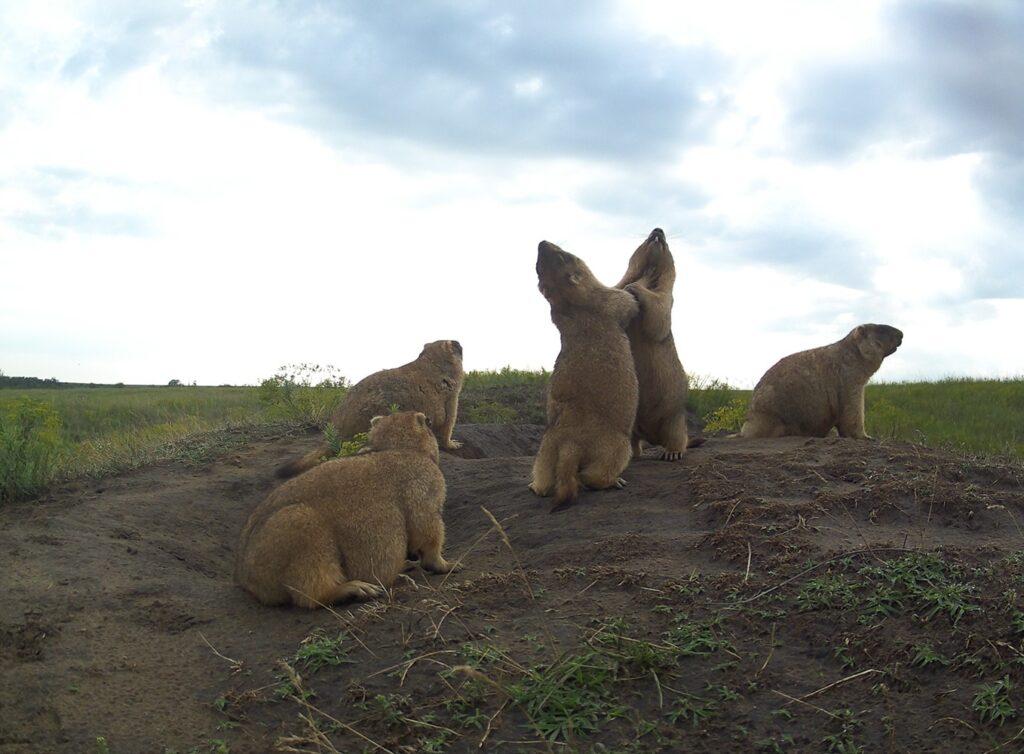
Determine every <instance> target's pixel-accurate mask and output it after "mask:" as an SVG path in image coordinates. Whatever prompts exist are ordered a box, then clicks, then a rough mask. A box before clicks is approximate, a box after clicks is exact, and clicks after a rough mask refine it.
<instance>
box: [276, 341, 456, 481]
mask: <svg viewBox="0 0 1024 754" xmlns="http://www.w3.org/2000/svg"><path fill="white" fill-rule="evenodd" d="M462 379H463V372H462V346H461V345H460V344H459V341H457V340H435V341H434V342H433V343H427V344H426V345H425V346H423V350H422V351H421V352H420V355H419V356H418V357H417V358H416V360H415V361H410V362H409V363H408V364H403V365H402V366H400V367H395V368H394V369H382V370H381V371H379V372H374V373H373V374H371V375H370V376H369V377H364V378H363V379H362V380H360V381H359V382H357V383H356V384H355V385H353V386H352V387H351V388H350V389H349V391H348V395H346V396H345V400H344V401H343V402H342V404H341V406H339V407H338V410H337V411H335V412H334V415H333V416H332V417H331V424H333V425H334V428H335V429H336V430H337V431H338V437H339V438H340V439H342V440H347V439H349V438H351V437H352V435H355V434H357V433H359V432H366V431H368V430H369V429H370V419H372V418H373V417H374V416H380V415H383V414H386V413H388V412H389V411H390V410H391V408H392V407H393V406H398V409H399V410H400V411H419V412H421V413H423V414H425V415H426V417H427V418H428V419H430V423H431V425H432V426H433V428H434V432H435V434H436V435H437V441H438V443H439V445H440V447H441V448H443V449H445V450H454V449H456V448H459V447H461V446H462V443H460V442H458V441H456V440H453V439H452V430H453V429H454V428H455V420H456V418H457V416H458V412H459V393H460V392H461V391H462ZM329 454H330V446H328V445H322V446H320V447H319V448H317V449H316V450H314V451H312V452H310V453H307V454H306V455H304V456H302V457H301V458H297V459H295V460H294V461H290V462H288V463H286V464H284V465H283V466H281V467H280V468H278V469H277V471H276V472H275V473H276V474H277V476H279V477H282V478H288V477H292V476H295V475H296V474H299V473H301V472H303V471H305V470H306V469H311V468H313V467H314V466H316V465H317V464H318V463H320V462H321V461H322V460H323V459H324V458H325V457H326V456H328V455H329Z"/></svg>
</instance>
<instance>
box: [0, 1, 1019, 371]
mask: <svg viewBox="0 0 1024 754" xmlns="http://www.w3.org/2000/svg"><path fill="white" fill-rule="evenodd" d="M0 40H2V41H0V265H2V268H0V369H2V370H3V371H4V372H5V373H6V374H14V375H33V376H40V377H50V376H54V377H57V378H59V379H63V380H74V381H98V382H99V381H103V382H116V381H124V382H128V383H149V382H156V383H163V382H166V381H167V380H169V379H171V378H177V379H181V380H188V381H191V380H193V379H194V380H198V381H199V382H200V383H201V384H203V383H208V384H217V383H224V382H231V383H242V382H254V381H257V380H259V379H260V378H261V377H265V376H269V375H270V374H272V373H273V372H274V370H275V369H276V368H277V367H278V366H279V365H281V364H286V363H292V362H302V361H304V362H320V363H332V364H334V365H336V366H337V367H338V368H339V369H340V370H341V371H342V373H344V374H345V375H347V376H348V377H350V378H351V379H353V380H354V379H358V378H360V377H362V376H364V375H366V374H367V373H369V372H371V371H374V370H376V369H380V368H383V367H387V366H396V365H398V364H401V363H404V362H406V361H408V360H411V359H412V358H414V357H415V356H416V355H417V354H418V352H419V349H420V347H421V346H422V344H423V343H424V342H426V341H429V340H436V339H441V338H455V339H458V340H460V341H461V342H462V344H463V346H464V348H465V360H466V367H467V368H469V369H482V368H497V367H501V366H503V365H505V364H511V365H512V366H516V367H522V368H539V367H542V366H544V367H548V368H550V367H551V366H552V364H553V362H554V358H555V355H556V354H557V352H558V334H557V331H556V330H555V328H554V326H553V325H552V324H551V322H550V319H549V313H548V308H547V305H546V303H545V301H544V300H543V298H542V297H541V295H540V293H539V292H538V291H537V287H536V282H537V281H536V274H535V271H534V263H535V259H536V248H537V242H538V241H540V240H541V239H548V240H550V241H553V242H555V243H558V244H559V245H561V246H562V247H563V248H565V249H567V250H569V251H572V252H573V253H576V254H578V255H579V256H581V257H582V258H583V259H585V260H586V261H587V263H588V264H589V265H590V266H591V268H592V269H593V270H594V272H595V273H596V274H597V275H598V277H599V278H601V279H602V280H603V281H604V282H606V283H608V284H612V283H614V282H615V281H616V280H618V278H619V276H620V275H621V274H622V271H623V270H624V268H625V264H626V260H627V259H628V257H629V255H630V253H632V251H633V249H634V248H635V247H636V246H637V245H638V244H639V243H640V242H641V241H642V240H643V238H644V237H645V236H646V235H647V233H648V232H649V231H650V229H651V228H653V227H655V226H660V227H662V228H664V229H665V231H666V233H668V235H669V240H670V244H671V248H672V251H673V253H674V255H675V260H676V265H677V268H678V280H677V283H676V307H675V317H674V331H675V336H676V342H677V344H678V346H679V351H680V355H681V356H682V359H683V364H684V366H685V367H686V368H687V371H690V372H695V373H698V374H703V375H712V376H717V377H723V378H727V379H729V380H731V381H733V382H735V383H737V384H740V385H747V386H749V385H752V384H753V383H754V382H755V381H756V380H757V378H758V377H759V376H760V375H761V374H762V373H763V372H764V371H765V369H767V368H768V367H769V366H771V364H772V363H773V362H775V361H776V360H777V359H778V358H780V357H781V356H783V355H785V354H787V353H791V352H793V351H796V350H800V349H803V348H808V347H812V346H816V345H822V344H825V343H828V342H831V341H833V340H836V339H838V338H839V337H841V336H842V335H844V334H845V333H846V332H847V331H848V330H849V329H850V328H851V327H852V326H854V325H856V324H858V323H861V322H881V323H888V324H892V325H895V326H897V327H900V328H901V329H902V330H903V331H904V333H905V340H904V345H903V347H902V348H901V349H900V350H899V351H898V352H897V353H896V354H895V355H894V356H892V357H891V358H890V359H889V360H888V361H887V362H886V363H885V365H884V366H883V368H882V370H881V371H880V373H879V375H878V377H877V379H890V380H895V379H918V378H934V377H941V376H946V375H979V376H980V375H993V376H994V375H1001V376H1007V375H1017V374H1024V345H1022V341H1024V338H1022V334H1021V330H1022V326H1024V265H1022V262H1024V240H1022V239H1024V136H1022V135H1024V42H1022V40H1024V3H1020V2H1017V1H1016V0H1007V1H1006V2H984V1H978V0H975V1H974V2H962V3H956V2H951V3H945V2H927V3H917V2H869V1H868V0H852V1H851V2H834V3H827V2H822V0H809V1H808V2H794V1H784V2H772V3H764V2H760V1H759V0H752V1H751V2H722V1H721V0H720V1H719V2H714V3H708V2H692V3H682V2H665V3H657V2H630V3H613V2H609V3H598V2H589V1H588V2H579V3H568V2H552V1H551V0H546V1H539V2H509V3H485V2H446V3H440V2H438V3H431V2H415V3H407V2H376V1H375V2H358V3H357V2H351V3H349V2H302V1H301V0H290V1H289V2H282V3H269V2H268V3H252V4H245V3H237V2H230V3H227V2H225V3H218V2H203V1H201V0H200V1H196V2H189V3H159V2H137V1H136V0H131V1H129V2H109V1H98V2H95V3H59V2H53V1H51V2H46V3H30V2H25V3H18V2H7V3H4V2H0Z"/></svg>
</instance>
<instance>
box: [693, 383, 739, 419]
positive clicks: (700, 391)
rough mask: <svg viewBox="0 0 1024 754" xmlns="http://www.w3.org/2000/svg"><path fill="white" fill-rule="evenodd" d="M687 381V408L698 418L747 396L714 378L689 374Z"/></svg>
mask: <svg viewBox="0 0 1024 754" xmlns="http://www.w3.org/2000/svg"><path fill="white" fill-rule="evenodd" d="M689 381H690V394H689V399H688V400H687V406H688V408H690V409H691V410H692V411H693V412H694V413H695V414H696V415H697V416H700V417H707V416H709V415H711V414H713V413H714V412H715V411H717V410H718V409H720V408H722V407H723V406H727V405H728V404H729V403H730V402H731V401H733V400H734V399H736V398H738V397H740V396H742V395H744V394H747V393H746V391H740V390H738V389H736V388H734V387H733V386H732V385H730V384H729V383H728V382H725V381H723V380H719V379H716V378H714V377H703V376H701V375H699V374H691V375H690V376H689Z"/></svg>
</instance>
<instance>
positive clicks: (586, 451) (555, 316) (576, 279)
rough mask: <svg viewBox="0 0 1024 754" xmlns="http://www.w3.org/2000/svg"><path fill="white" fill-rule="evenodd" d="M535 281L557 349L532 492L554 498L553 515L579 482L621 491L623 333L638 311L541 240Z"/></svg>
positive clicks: (626, 437) (629, 395)
mask: <svg viewBox="0 0 1024 754" xmlns="http://www.w3.org/2000/svg"><path fill="white" fill-rule="evenodd" d="M537 278H538V280H539V284H538V287H539V288H540V292H541V293H542V294H544V298H546V299H547V300H548V303H550V304H551V321H552V322H554V323H555V327H557V328H558V332H559V334H560V335H561V336H562V350H561V351H560V352H559V354H558V358H557V359H556V360H555V369H554V372H553V373H552V374H551V382H550V383H549V385H548V406H547V410H548V426H547V430H546V431H545V432H544V438H543V439H542V440H541V444H540V450H538V452H537V458H536V459H535V460H534V463H533V481H532V482H531V483H530V489H531V490H533V491H534V492H535V493H536V494H538V495H541V496H548V495H551V494H554V496H555V502H554V505H553V506H552V510H556V509H558V508H559V507H561V506H563V505H565V504H567V503H569V502H571V501H572V500H573V499H575V497H576V495H577V493H578V492H579V488H580V484H581V483H582V484H583V485H585V486H587V487H593V488H596V489H605V488H608V487H614V486H619V487H621V486H622V485H623V484H625V482H623V481H622V480H621V479H620V478H619V474H621V473H622V471H623V469H625V468H626V466H627V465H628V464H629V456H630V451H631V445H630V437H631V435H632V431H633V423H634V421H635V419H636V407H637V401H638V396H637V382H636V370H635V368H634V367H633V356H632V354H631V353H630V350H629V339H628V338H627V337H626V332H625V328H626V326H627V325H628V324H629V323H630V321H631V320H632V319H633V318H634V317H635V316H636V315H637V312H638V311H639V305H638V304H637V301H636V299H635V298H634V297H633V296H632V295H630V294H629V293H627V292H626V291H620V290H618V289H616V288H608V287H606V286H604V285H601V283H600V282H599V281H598V280H597V278H595V277H594V274H593V273H592V272H591V271H590V270H589V269H588V268H587V265H585V264H584V263H583V261H582V260H581V259H578V258H577V257H575V256H573V255H572V254H569V253H568V252H565V251H562V250H561V249H560V248H558V247H557V246H555V245H554V244H551V243H548V242H547V241H542V242H541V243H540V246H539V247H538V250H537Z"/></svg>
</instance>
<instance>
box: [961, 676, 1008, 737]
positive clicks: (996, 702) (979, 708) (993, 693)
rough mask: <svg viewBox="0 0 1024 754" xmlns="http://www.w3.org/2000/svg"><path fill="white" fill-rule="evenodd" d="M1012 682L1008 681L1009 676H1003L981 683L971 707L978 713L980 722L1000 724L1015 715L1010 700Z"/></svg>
mask: <svg viewBox="0 0 1024 754" xmlns="http://www.w3.org/2000/svg"><path fill="white" fill-rule="evenodd" d="M1012 690H1013V684H1012V683H1010V676H1008V675H1007V676H1003V677H1002V678H1001V679H999V680H998V681H996V682H995V683H990V684H986V685H983V686H982V687H981V689H980V690H979V691H978V693H977V694H975V695H974V701H973V702H972V703H971V709H973V710H974V711H975V712H977V713H978V718H979V719H980V720H981V722H982V723H995V724H996V725H1002V724H1003V723H1005V722H1006V721H1007V720H1011V719H1013V718H1015V717H1016V716H1017V709H1016V707H1014V706H1013V703H1012V702H1011V701H1010V692H1011V691H1012Z"/></svg>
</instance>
